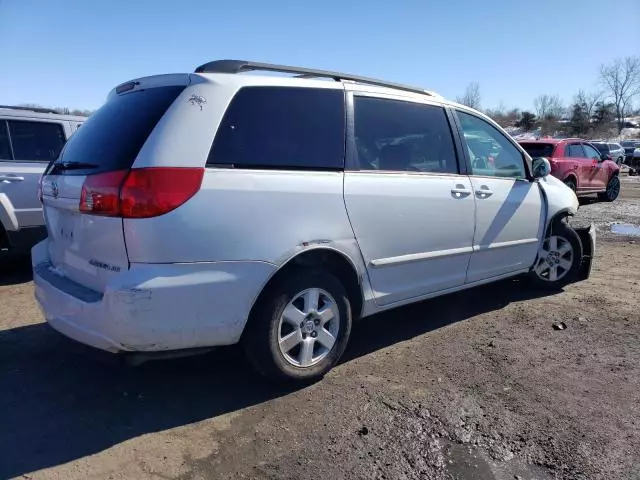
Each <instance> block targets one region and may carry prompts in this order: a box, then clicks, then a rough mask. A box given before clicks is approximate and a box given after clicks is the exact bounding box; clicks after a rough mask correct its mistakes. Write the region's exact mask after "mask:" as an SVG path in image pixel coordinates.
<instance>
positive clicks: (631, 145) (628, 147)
mask: <svg viewBox="0 0 640 480" xmlns="http://www.w3.org/2000/svg"><path fill="white" fill-rule="evenodd" d="M620 145H622V147H623V148H624V155H625V163H629V165H630V162H631V159H632V158H633V152H634V150H635V149H636V148H640V140H638V139H632V140H623V141H622V142H620Z"/></svg>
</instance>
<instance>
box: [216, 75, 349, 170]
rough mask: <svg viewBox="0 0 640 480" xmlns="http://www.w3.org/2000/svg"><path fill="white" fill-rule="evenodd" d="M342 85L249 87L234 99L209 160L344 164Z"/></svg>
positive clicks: (304, 165)
mask: <svg viewBox="0 0 640 480" xmlns="http://www.w3.org/2000/svg"><path fill="white" fill-rule="evenodd" d="M344 138H345V112H344V92H343V91H342V90H329V89H316V88H291V87H245V88H242V89H240V91H238V93H237V94H236V96H235V97H234V98H233V100H232V101H231V105H230V106H229V108H228V109H227V111H226V113H225V115H224V118H223V119H222V122H221V124H220V128H219V129H218V132H217V134H216V137H215V140H214V142H213V146H212V147H211V152H210V153H209V158H208V160H207V164H208V165H210V166H211V165H229V166H233V167H236V168H243V167H245V168H246V167H253V168H283V169H287V168H290V169H297V168H304V169H309V168H317V169H341V168H344V145H345V140H344Z"/></svg>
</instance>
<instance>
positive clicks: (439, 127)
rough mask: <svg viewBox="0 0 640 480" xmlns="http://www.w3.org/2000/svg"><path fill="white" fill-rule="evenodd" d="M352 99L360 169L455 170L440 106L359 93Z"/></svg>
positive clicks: (456, 168) (448, 135)
mask: <svg viewBox="0 0 640 480" xmlns="http://www.w3.org/2000/svg"><path fill="white" fill-rule="evenodd" d="M354 102H355V103H354V113H355V118H354V123H355V142H356V149H357V157H358V164H359V167H360V169H361V170H384V171H394V172H397V171H400V172H403V171H404V172H432V173H458V163H457V160H456V154H455V149H454V146H453V138H452V136H451V129H450V128H449V122H448V121H447V116H446V114H445V112H444V109H443V108H442V107H436V106H432V105H423V104H420V103H411V102H403V101H399V100H388V99H382V98H373V97H360V96H356V97H355V100H354Z"/></svg>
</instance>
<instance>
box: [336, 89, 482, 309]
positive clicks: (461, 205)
mask: <svg viewBox="0 0 640 480" xmlns="http://www.w3.org/2000/svg"><path fill="white" fill-rule="evenodd" d="M348 98H349V102H348V104H349V105H350V107H349V109H348V111H349V115H350V116H351V118H350V120H349V122H348V124H349V132H348V145H349V151H348V158H347V168H346V169H345V177H344V199H345V204H346V207H347V213H348V215H349V219H350V221H351V225H352V228H353V231H354V234H355V237H356V240H357V242H358V245H359V247H360V250H361V252H362V255H363V257H364V262H365V264H366V267H367V273H368V275H369V279H370V282H371V285H372V287H373V291H374V296H375V301H376V302H377V303H378V304H380V305H388V304H392V303H395V302H399V301H402V300H406V299H409V298H416V297H420V296H422V295H426V294H430V293H432V292H437V291H440V290H445V289H448V288H453V287H457V286H461V285H463V284H464V282H465V277H466V271H467V266H468V264H469V258H470V255H471V252H472V241H473V230H474V208H475V205H474V199H473V195H472V191H471V183H470V181H469V178H468V176H467V175H466V174H465V173H466V172H464V171H463V170H461V168H460V166H459V162H458V155H457V152H459V149H460V144H458V147H457V148H456V146H455V144H454V142H455V141H454V137H453V135H452V129H451V126H450V122H449V116H448V113H447V112H446V111H445V109H444V108H443V107H442V105H438V104H427V103H416V102H415V101H411V100H408V99H405V98H402V97H382V96H370V95H369V94H367V93H365V92H358V93H355V94H352V93H350V94H348Z"/></svg>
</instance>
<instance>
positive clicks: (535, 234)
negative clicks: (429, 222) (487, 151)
mask: <svg viewBox="0 0 640 480" xmlns="http://www.w3.org/2000/svg"><path fill="white" fill-rule="evenodd" d="M456 114H457V118H458V122H459V125H460V131H461V133H462V140H463V142H465V144H466V147H467V148H466V149H465V153H466V154H467V159H468V162H469V171H470V178H471V185H472V188H473V194H474V199H475V203H476V214H475V220H476V221H475V224H476V229H475V233H474V237H473V253H472V255H471V260H470V262H469V269H468V272H467V283H473V282H477V281H481V280H486V279H490V278H492V277H497V276H500V275H505V274H510V273H513V272H517V271H522V270H525V269H528V268H529V267H531V265H533V263H534V262H535V259H536V255H537V253H538V247H539V243H540V238H541V236H542V235H543V230H544V216H545V215H544V211H543V206H544V203H543V199H542V194H541V191H540V187H539V185H538V184H537V182H535V181H532V180H530V175H529V167H528V165H527V164H526V161H525V157H524V155H523V153H522V152H521V151H520V150H519V149H518V148H517V147H516V145H515V143H514V141H513V140H511V139H510V138H507V136H506V135H505V134H503V133H502V132H501V131H499V130H498V129H497V128H496V127H495V126H493V125H492V124H491V123H489V122H488V121H487V120H485V119H484V118H481V117H479V116H476V115H474V114H472V113H470V112H465V111H462V110H457V111H456ZM467 138H472V139H474V140H475V139H477V138H482V139H484V141H485V142H490V143H492V144H493V149H492V150H493V151H494V152H495V153H494V161H493V162H488V161H487V159H486V158H484V157H483V155H484V154H483V152H482V151H477V150H476V149H475V145H476V142H475V141H471V142H468V141H467Z"/></svg>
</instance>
